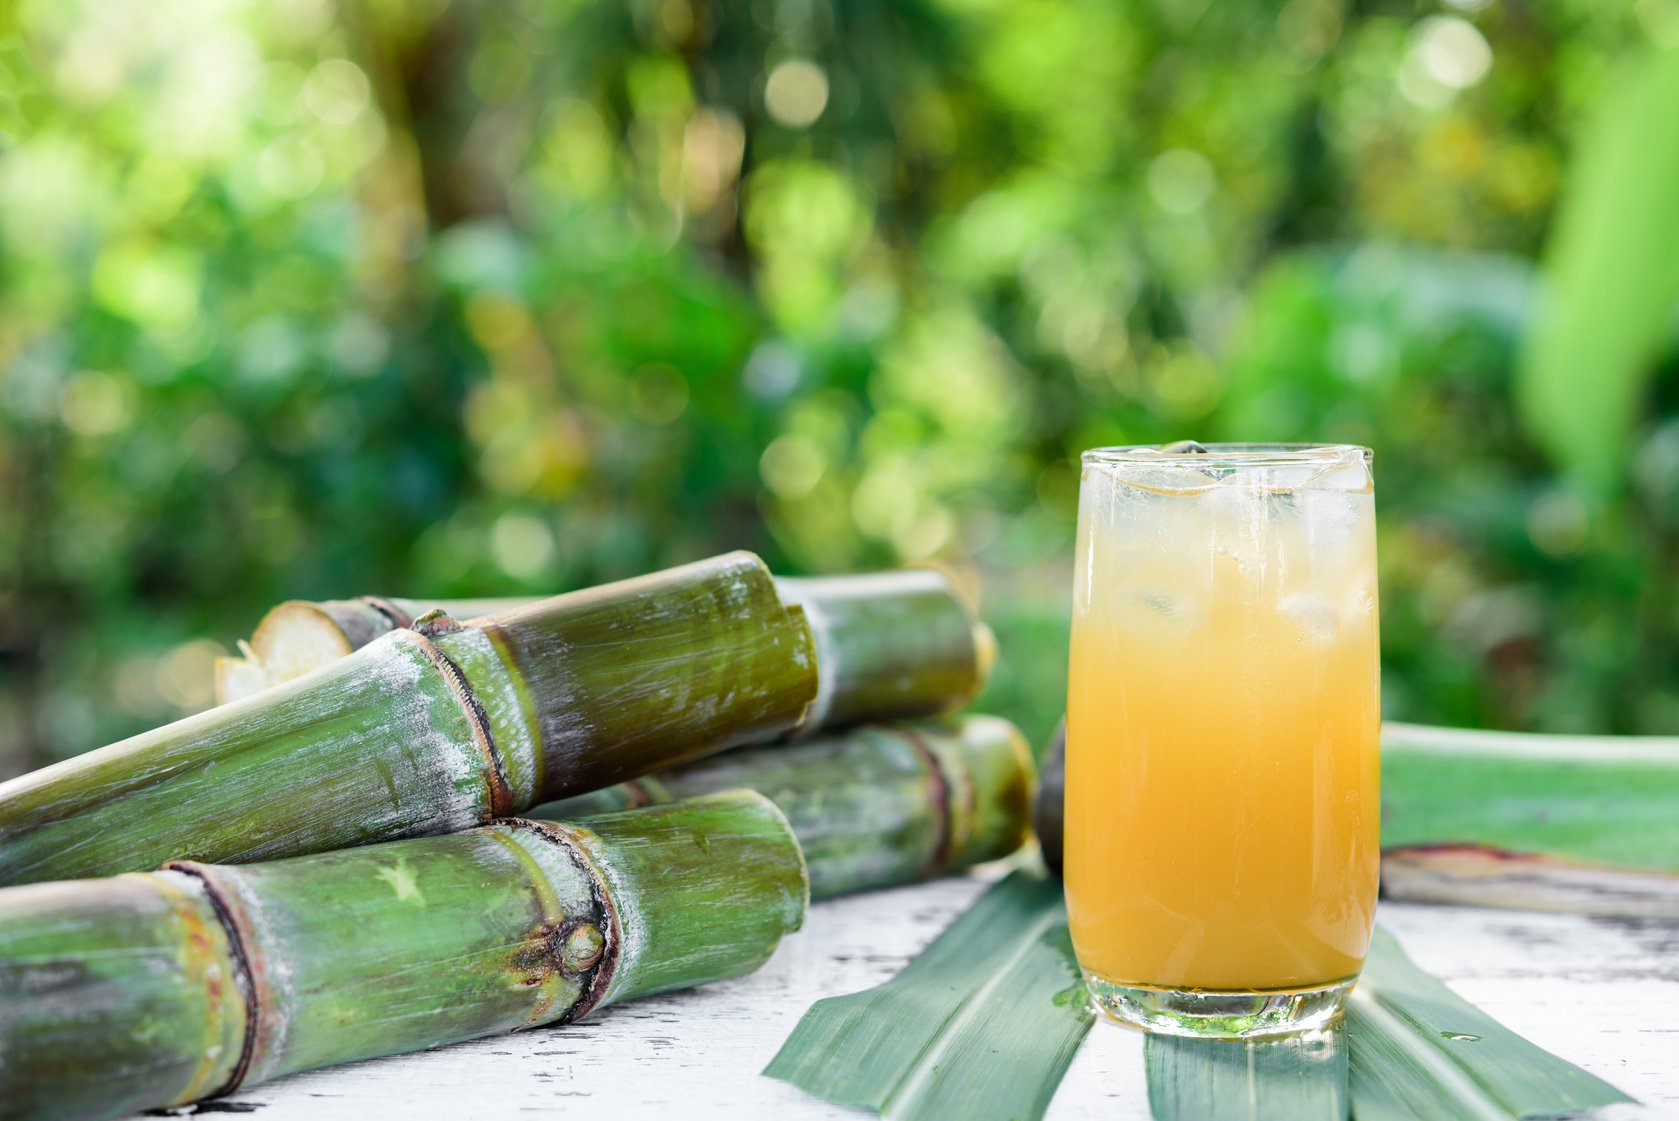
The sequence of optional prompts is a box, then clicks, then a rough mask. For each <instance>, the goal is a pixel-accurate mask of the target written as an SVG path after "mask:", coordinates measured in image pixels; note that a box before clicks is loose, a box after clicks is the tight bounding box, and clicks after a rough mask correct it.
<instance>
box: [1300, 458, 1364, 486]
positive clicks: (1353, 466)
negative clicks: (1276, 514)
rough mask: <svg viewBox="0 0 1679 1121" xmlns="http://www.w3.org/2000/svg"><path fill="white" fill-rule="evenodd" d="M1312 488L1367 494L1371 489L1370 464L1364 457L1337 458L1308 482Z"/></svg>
mask: <svg viewBox="0 0 1679 1121" xmlns="http://www.w3.org/2000/svg"><path fill="white" fill-rule="evenodd" d="M1305 485H1309V486H1310V487H1311V488H1312V489H1313V490H1331V491H1339V492H1340V493H1342V494H1367V493H1369V491H1370V489H1371V483H1370V466H1369V465H1368V464H1367V463H1365V462H1364V457H1363V456H1362V455H1358V456H1356V457H1353V458H1351V459H1345V460H1338V461H1337V462H1335V463H1332V464H1330V465H1329V466H1328V467H1324V468H1322V469H1320V470H1319V471H1318V472H1317V474H1315V475H1313V476H1312V478H1311V479H1310V480H1309V483H1308V484H1305Z"/></svg>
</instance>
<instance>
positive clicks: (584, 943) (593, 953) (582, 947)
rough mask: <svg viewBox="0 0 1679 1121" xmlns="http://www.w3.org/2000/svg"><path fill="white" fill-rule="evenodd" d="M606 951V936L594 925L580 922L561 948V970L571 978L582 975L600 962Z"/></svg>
mask: <svg viewBox="0 0 1679 1121" xmlns="http://www.w3.org/2000/svg"><path fill="white" fill-rule="evenodd" d="M605 949H606V935H604V934H602V933H601V930H600V927H598V926H596V925H595V924H593V923H587V922H580V923H577V924H576V925H575V926H573V927H572V928H571V930H570V932H568V933H567V934H566V935H565V937H564V940H563V941H562V943H561V946H560V969H561V970H562V971H563V972H564V973H566V974H568V975H571V976H575V975H577V974H579V973H582V972H583V971H584V970H585V969H588V968H589V967H590V966H592V965H594V964H595V963H596V962H598V961H599V960H600V957H601V954H602V953H603V952H604V951H605Z"/></svg>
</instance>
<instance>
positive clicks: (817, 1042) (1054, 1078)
mask: <svg viewBox="0 0 1679 1121" xmlns="http://www.w3.org/2000/svg"><path fill="white" fill-rule="evenodd" d="M1094 1018H1095V1017H1094V1014H1093V1013H1092V1012H1091V1011H1090V1008H1089V1004H1088V1002H1087V1001H1086V1000H1085V995H1084V986H1083V985H1082V983H1081V982H1080V980H1079V974H1078V967H1077V965H1076V963H1075V962H1074V960H1073V955H1072V943H1071V941H1070V940H1069V938H1068V934H1067V922H1066V912H1065V909H1064V908H1063V906H1062V903H1061V885H1060V883H1059V882H1058V881H1055V880H1050V879H1047V878H1046V877H1044V876H1043V875H1041V874H1040V873H1037V872H1031V871H1024V870H1022V871H1016V872H1013V873H1011V874H1010V875H1009V876H1008V877H1006V878H1005V879H1003V880H1002V881H1001V882H999V883H998V884H997V885H996V886H994V887H992V888H991V889H990V890H989V891H987V892H986V893H985V894H984V895H983V896H981V897H980V900H979V902H977V903H975V904H974V906H973V907H971V908H970V909H969V910H968V911H967V912H966V913H965V914H964V915H962V916H961V917H960V918H958V919H957V920H956V922H955V923H954V924H953V925H952V926H951V927H950V928H949V929H948V930H946V931H945V932H944V933H943V934H941V935H940V936H939V937H938V938H937V939H936V940H935V941H934V942H933V944H932V945H931V946H929V947H928V948H927V949H926V950H925V951H923V952H922V953H921V955H920V956H919V957H917V958H916V959H915V960H914V961H912V962H911V963H910V964H909V965H908V966H907V967H906V968H905V969H904V971H903V972H902V973H900V974H898V975H897V976H896V977H894V978H893V979H892V980H890V981H888V982H887V983H886V984H884V985H881V986H879V987H878V988H874V989H869V990H868V991H866V992H861V993H853V994H850V995H848V996H838V997H829V998H827V999H826V1000H821V1001H818V1002H817V1003H816V1004H815V1005H813V1006H812V1007H811V1009H810V1011H809V1012H807V1013H806V1014H805V1016H804V1018H803V1019H801V1020H800V1021H799V1025H798V1027H797V1028H795V1029H794V1030H793V1034H792V1035H791V1036H789V1037H788V1040H787V1042H786V1043H785V1044H784V1045H783V1046H782V1048H781V1051H780V1052H779V1053H777V1055H776V1056H775V1058H774V1060H772V1061H771V1062H770V1065H769V1066H768V1067H767V1068H765V1070H764V1073H765V1074H767V1075H769V1076H770V1077H771V1078H779V1079H781V1080H783V1081H785V1082H791V1083H792V1084H794V1085H795V1086H798V1087H800V1088H802V1089H804V1090H805V1091H807V1092H809V1093H812V1094H815V1095H817V1096H818V1097H822V1098H826V1099H828V1100H829V1101H835V1102H841V1103H843V1104H846V1105H856V1106H864V1107H867V1108H869V1109H873V1110H876V1111H878V1112H879V1113H880V1114H882V1115H883V1116H885V1117H890V1118H898V1119H909V1118H935V1117H961V1118H964V1119H972V1121H989V1119H996V1121H1016V1119H1018V1121H1032V1119H1036V1118H1039V1117H1042V1116H1043V1113H1044V1110H1045V1109H1046V1108H1047V1107H1048V1105H1049V1100H1050V1098H1051V1097H1052V1096H1053V1095H1054V1093H1055V1088H1056V1087H1057V1086H1058V1085H1060V1082H1061V1076H1062V1075H1063V1074H1064V1073H1065V1072H1066V1069H1067V1066H1068V1064H1069V1063H1071V1062H1072V1060H1073V1055H1074V1053H1075V1052H1076V1051H1077V1050H1078V1045H1079V1043H1080V1041H1082V1040H1083V1039H1084V1036H1085V1033H1086V1032H1087V1031H1089V1030H1090V1025H1091V1023H1092V1021H1093V1020H1094Z"/></svg>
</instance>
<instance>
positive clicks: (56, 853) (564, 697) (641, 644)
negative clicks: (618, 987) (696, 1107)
mask: <svg viewBox="0 0 1679 1121" xmlns="http://www.w3.org/2000/svg"><path fill="white" fill-rule="evenodd" d="M815 694H816V663H815V655H814V648H813V646H812V641H811V636H810V631H809V628H808V626H807V625H806V624H805V621H804V615H803V611H802V609H801V608H799V607H798V606H797V605H786V604H784V603H783V602H782V600H781V599H780V597H779V595H778V594H777V592H776V588H775V583H774V580H773V579H772V578H771V576H770V575H769V572H768V571H767V570H766V569H765V568H764V566H763V562H761V561H759V560H758V558H757V557H755V556H753V555H752V554H750V553H733V554H729V555H727V556H723V557H718V558H714V559H712V560H709V561H702V562H700V563H697V564H692V565H687V566H684V567H682V568H676V569H671V570H669V571H666V572H662V573H656V574H654V575H652V576H646V577H642V578H639V579H636V580H626V581H623V582H621V583H618V584H608V585H604V586H602V587H599V588H593V589H589V590H587V591H581V592H573V593H570V594H568V595H563V596H556V597H554V598H552V599H547V600H541V601H538V602H535V603H532V604H529V605H527V606H525V607H521V608H518V609H516V610H514V611H510V612H505V613H503V614H500V615H493V616H490V617H489V618H486V619H480V620H478V621H477V623H476V624H475V625H474V626H472V627H466V628H462V627H460V626H459V625H458V624H455V623H454V622H453V620H451V619H449V618H448V617H446V616H439V617H432V618H427V619H422V620H419V621H418V622H417V623H416V626H415V627H414V628H413V629H398V630H393V631H391V632H389V633H388V634H385V635H384V636H382V637H380V638H378V639H376V640H375V641H373V642H371V643H369V644H368V645H367V646H364V647H362V648H361V649H360V650H357V651H355V652H354V653H353V654H351V655H350V656H348V657H345V658H341V659H338V660H337V661H334V662H331V663H330V664H328V665H327V666H325V667H323V668H322V669H320V670H318V671H316V672H315V673H312V674H309V675H307V676H305V677H302V678H299V679H297V680H295V681H292V682H290V683H288V684H286V685H283V686H280V687H278V688H275V689H270V690H266V691H264V692H261V693H259V694H256V695H254V696H251V697H249V698H247V699H245V700H243V701H239V702H237V703H234V704H230V705H223V706H220V707H218V708H215V709H212V710H210V711H209V712H205V713H201V714H199V715H198V716H195V717H190V718H188V719H186V720H182V721H179V722H177V723H175V724H171V725H168V726H167V727H164V728H160V729H157V730H155V731H152V732H148V733H146V734H144V735H140V736H136V737H134V738H133V739H130V740H126V741H124V742H122V743H119V744H114V745H112V746H110V747H106V748H102V749H100V750H98V751H93V752H90V753H88V754H86V755H82V756H78V757H76V758H74V759H69V760H66V761H64V762H62V763H58V764H55V765H54V766H51V767H47V768H45V769H43V770H40V771H36V772H34V773H33V774H29V775H24V776H21V777H20V778H17V779H14V780H12V781H11V782H9V783H6V784H4V785H0V883H25V882H32V881H39V880H48V879H66V878H72V877H76V876H85V875H109V874H112V873H117V872H127V871H140V870H144V869H148V868H155V867H157V866H158V865H159V864H162V863H164V862H165V861H168V860H171V859H191V860H203V861H211V862H218V863H243V862H248V861H253V860H266V859H274V858H279V857H285V856H295V855H301V854H303V853H308V852H323V851H326V850H328V849H336V848H344V847H347V846H351V845H360V844H368V843H372V842H376V841H383V840H391V839H394V838H398V837H405V836H415V835H423V834H432V833H444V832H452V831H456V830H460V829H465V828H468V827H471V826H474V825H478V824H481V823H483V822H485V821H488V820H490V819H492V818H497V817H505V816H508V815H511V814H515V813H518V812H520V811H521V810H524V809H528V808H529V807H531V806H533V805H535V804H537V803H538V802H541V801H547V800H551V799H554V798H562V797H566V796H568V795H571V794H575V793H580V792H582V791H585V790H592V789H596V788H599V787H602V786H610V785H612V784H614V783H618V782H622V781H624V780H626V779H630V778H634V777H637V776H639V775H643V774H647V773H649V772H651V771H655V770H658V769H660V768H662V767H668V766H672V765H675V764H677V763H681V762H685V761H687V760H690V759H694V758H698V757H700V756H702V755H705V754H707V753H709V752H713V751H718V750H721V749H723V748H727V747H733V746H735V745H738V744H742V743H749V742H762V741H765V740H772V739H775V738H777V737H778V736H781V735H784V734H785V733H786V732H787V731H788V730H789V729H791V728H793V727H794V726H795V725H796V724H797V723H798V721H799V719H800V718H801V717H802V715H803V713H804V710H805V707H806V706H807V705H808V704H809V703H810V701H811V700H812V698H813V697H814V696H815Z"/></svg>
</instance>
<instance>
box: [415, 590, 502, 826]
mask: <svg viewBox="0 0 1679 1121" xmlns="http://www.w3.org/2000/svg"><path fill="white" fill-rule="evenodd" d="M434 614H436V615H440V616H442V617H443V618H445V619H447V618H449V617H448V616H447V615H444V614H443V613H442V612H441V611H439V612H434ZM430 617H431V616H426V618H430ZM421 622H422V623H423V622H424V619H422V620H421ZM450 622H454V620H452V619H450ZM460 629H461V627H460V624H458V623H457V624H455V630H457V631H458V630H460ZM408 633H410V634H412V635H413V636H414V641H415V643H416V644H417V645H418V646H419V647H420V652H421V653H422V654H424V655H425V657H426V660H427V661H428V662H430V663H431V664H432V666H433V668H435V669H436V670H437V672H438V673H440V674H442V675H443V680H444V681H446V682H447V683H448V685H449V691H450V692H451V693H452V694H454V697H455V700H456V702H458V703H459V704H460V706H461V712H462V714H463V715H465V717H466V723H467V726H468V727H469V728H470V729H471V730H472V741H473V742H474V743H475V744H477V745H478V750H479V752H480V753H481V754H482V755H483V756H484V786H485V788H486V790H487V792H488V793H489V805H488V806H487V807H486V812H485V813H484V815H483V817H482V818H480V820H481V821H489V820H491V819H493V818H498V817H505V816H507V815H508V814H511V813H513V812H514V811H515V810H517V809H522V808H523V807H520V806H515V805H514V797H513V783H512V780H511V779H509V778H508V776H507V763H506V761H505V760H503V759H502V757H501V752H499V751H497V750H496V745H495V740H494V738H493V737H492V736H491V735H490V718H489V715H488V714H487V713H485V711H484V706H483V705H481V704H479V703H478V697H477V696H476V695H475V694H474V693H473V691H472V683H471V682H469V681H468V680H467V679H466V675H465V674H463V673H462V672H461V670H460V667H459V666H457V665H455V663H454V662H453V661H452V660H451V659H450V658H449V656H448V655H447V654H445V653H443V651H441V650H439V649H438V648H437V645H436V644H435V643H434V642H432V635H430V634H428V633H426V632H425V631H422V630H419V629H417V628H416V629H413V630H410V631H409V632H408ZM451 633H452V632H451Z"/></svg>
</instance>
